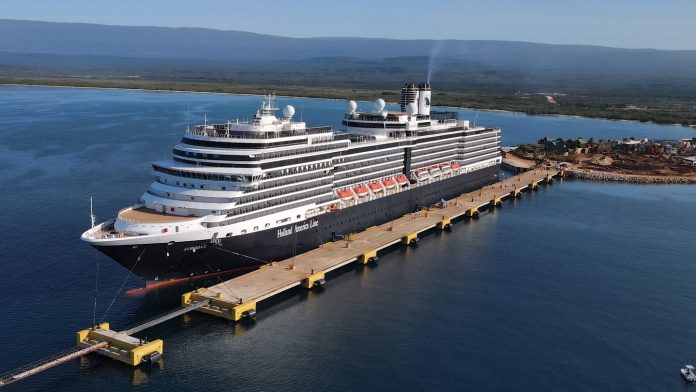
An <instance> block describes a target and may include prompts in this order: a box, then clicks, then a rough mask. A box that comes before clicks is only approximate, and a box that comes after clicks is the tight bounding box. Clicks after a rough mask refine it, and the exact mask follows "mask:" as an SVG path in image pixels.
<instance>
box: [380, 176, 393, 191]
mask: <svg viewBox="0 0 696 392" xmlns="http://www.w3.org/2000/svg"><path fill="white" fill-rule="evenodd" d="M382 184H383V185H384V187H385V188H387V189H392V188H394V187H395V186H396V182H395V181H394V179H393V178H391V177H390V178H385V179H384V180H382Z"/></svg>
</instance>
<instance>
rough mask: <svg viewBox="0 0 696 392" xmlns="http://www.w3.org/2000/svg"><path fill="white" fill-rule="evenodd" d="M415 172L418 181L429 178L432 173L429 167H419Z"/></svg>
mask: <svg viewBox="0 0 696 392" xmlns="http://www.w3.org/2000/svg"><path fill="white" fill-rule="evenodd" d="M413 173H414V174H415V175H416V179H417V180H418V181H423V180H427V179H428V178H429V177H430V174H428V169H418V170H416V171H415V172H413Z"/></svg>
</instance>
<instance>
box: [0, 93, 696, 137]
mask: <svg viewBox="0 0 696 392" xmlns="http://www.w3.org/2000/svg"><path fill="white" fill-rule="evenodd" d="M96 84H98V83H96ZM1 86H11V87H44V88H65V89H70V88H75V89H99V90H126V91H152V92H164V93H195V94H218V95H239V96H261V95H262V94H259V93H250V92H241V91H240V92H235V91H201V90H198V89H194V88H192V89H173V88H172V89H166V88H156V87H155V86H153V87H152V88H148V87H147V86H145V87H127V86H124V87H112V86H100V85H94V86H81V85H71V84H45V83H40V82H39V83H32V82H27V83H17V82H12V83H10V82H2V81H0V87H1ZM202 87H205V86H202ZM298 87H307V86H298ZM245 88H251V87H250V86H244V87H242V88H241V89H240V90H244V89H245ZM285 88H290V87H285ZM316 88H319V89H332V87H316ZM334 89H335V90H336V91H346V92H348V91H353V92H354V93H356V95H357V96H359V97H363V96H364V95H365V94H366V93H368V92H370V91H371V90H367V89H364V90H360V89H351V88H345V87H336V88H334ZM233 90H234V89H233ZM376 91H378V90H375V92H376ZM321 95H322V94H321V93H317V94H316V95H314V96H307V95H289V94H285V93H281V94H278V95H277V96H278V97H285V98H302V99H325V100H333V101H341V100H348V98H338V97H330V96H321ZM375 96H376V97H380V96H378V95H375ZM380 98H382V99H384V100H385V101H387V103H391V104H394V103H398V102H392V101H389V100H388V99H385V98H384V97H380ZM375 99H376V98H375ZM355 100H356V101H365V102H370V100H369V99H363V98H356V99H355ZM435 106H436V107H440V108H444V109H461V110H469V111H473V112H491V113H504V114H513V115H524V116H530V117H537V116H538V117H562V118H571V119H573V118H574V119H588V120H602V121H617V122H633V123H637V124H656V125H661V126H675V127H682V128H692V129H693V128H696V124H689V125H685V124H679V123H661V122H656V121H640V120H635V119H633V120H631V119H620V118H609V117H602V116H597V117H588V116H581V115H577V114H562V113H539V114H533V113H527V112H523V111H515V110H506V109H482V108H475V107H470V106H452V105H435Z"/></svg>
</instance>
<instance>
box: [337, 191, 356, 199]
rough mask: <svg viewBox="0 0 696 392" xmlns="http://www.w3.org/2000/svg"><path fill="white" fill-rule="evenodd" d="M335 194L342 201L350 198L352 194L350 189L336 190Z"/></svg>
mask: <svg viewBox="0 0 696 392" xmlns="http://www.w3.org/2000/svg"><path fill="white" fill-rule="evenodd" d="M337 194H338V197H339V198H340V199H341V200H343V201H348V200H351V199H352V198H353V195H354V193H353V191H351V190H350V189H341V190H340V191H338V192H337Z"/></svg>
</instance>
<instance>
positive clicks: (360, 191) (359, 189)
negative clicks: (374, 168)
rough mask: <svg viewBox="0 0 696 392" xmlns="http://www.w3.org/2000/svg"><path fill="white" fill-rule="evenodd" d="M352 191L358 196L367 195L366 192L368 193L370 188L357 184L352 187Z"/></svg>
mask: <svg viewBox="0 0 696 392" xmlns="http://www.w3.org/2000/svg"><path fill="white" fill-rule="evenodd" d="M353 191H354V192H355V194H356V195H358V197H363V196H367V194H368V193H370V190H369V189H367V187H366V186H365V185H358V186H356V187H353Z"/></svg>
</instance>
